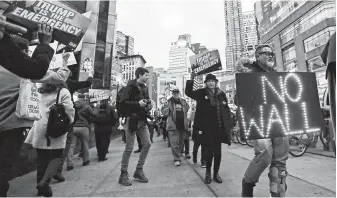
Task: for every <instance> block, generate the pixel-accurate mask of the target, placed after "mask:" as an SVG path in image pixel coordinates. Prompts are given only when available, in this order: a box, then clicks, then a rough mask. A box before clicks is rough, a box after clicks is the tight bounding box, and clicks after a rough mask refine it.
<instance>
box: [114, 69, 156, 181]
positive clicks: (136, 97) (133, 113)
mask: <svg viewBox="0 0 337 198" xmlns="http://www.w3.org/2000/svg"><path fill="white" fill-rule="evenodd" d="M135 74H136V75H135V76H136V79H135V80H132V81H130V82H129V83H128V85H127V90H126V91H124V92H123V94H122V96H121V98H120V104H121V108H122V109H124V110H125V112H126V131H125V133H126V146H125V150H124V153H123V158H122V164H121V175H120V177H119V183H120V184H121V185H123V186H130V185H132V183H131V181H130V180H129V176H128V166H129V160H130V156H131V153H132V150H133V146H134V142H135V133H138V135H139V137H140V139H141V143H142V151H141V153H140V155H139V160H138V164H137V168H136V171H135V173H134V175H133V177H134V178H136V179H138V180H139V181H140V182H143V183H147V182H148V179H147V178H146V177H145V175H144V172H143V165H144V163H145V160H146V157H147V154H148V152H149V150H150V147H151V142H150V134H149V128H148V126H147V121H146V118H147V114H148V111H149V110H150V109H151V108H152V107H151V102H149V101H150V100H149V94H148V90H147V87H146V85H145V83H146V81H147V80H148V74H149V71H148V70H147V69H145V68H142V67H139V68H137V69H136V72H135Z"/></svg>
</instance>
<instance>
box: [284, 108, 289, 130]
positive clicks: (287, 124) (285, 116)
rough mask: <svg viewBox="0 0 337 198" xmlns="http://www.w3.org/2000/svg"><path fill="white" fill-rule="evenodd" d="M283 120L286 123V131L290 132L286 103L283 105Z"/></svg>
mask: <svg viewBox="0 0 337 198" xmlns="http://www.w3.org/2000/svg"><path fill="white" fill-rule="evenodd" d="M284 120H285V123H286V128H287V131H290V122H289V111H288V105H287V104H286V103H284Z"/></svg>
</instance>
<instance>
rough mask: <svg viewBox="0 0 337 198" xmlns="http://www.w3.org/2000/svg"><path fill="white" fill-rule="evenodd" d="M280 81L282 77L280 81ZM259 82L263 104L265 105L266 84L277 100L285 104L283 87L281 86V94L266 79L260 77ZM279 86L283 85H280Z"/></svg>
mask: <svg viewBox="0 0 337 198" xmlns="http://www.w3.org/2000/svg"><path fill="white" fill-rule="evenodd" d="M280 80H281V81H282V77H281V79H280ZM261 81H262V94H263V100H264V104H267V92H266V83H267V84H268V85H269V87H271V89H272V91H273V92H274V93H275V94H276V95H277V97H278V98H279V100H281V101H282V102H283V103H285V95H284V91H283V90H284V88H283V87H284V86H281V94H280V93H279V92H278V91H277V89H276V88H275V87H274V85H273V84H272V83H271V82H270V81H269V80H268V79H267V77H265V76H262V77H261ZM280 85H283V83H281V84H280Z"/></svg>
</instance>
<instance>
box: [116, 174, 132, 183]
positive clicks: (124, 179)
mask: <svg viewBox="0 0 337 198" xmlns="http://www.w3.org/2000/svg"><path fill="white" fill-rule="evenodd" d="M118 183H119V184H121V185H123V186H131V185H132V183H131V181H130V180H129V174H128V172H124V171H122V173H121V175H120V176H119V181H118Z"/></svg>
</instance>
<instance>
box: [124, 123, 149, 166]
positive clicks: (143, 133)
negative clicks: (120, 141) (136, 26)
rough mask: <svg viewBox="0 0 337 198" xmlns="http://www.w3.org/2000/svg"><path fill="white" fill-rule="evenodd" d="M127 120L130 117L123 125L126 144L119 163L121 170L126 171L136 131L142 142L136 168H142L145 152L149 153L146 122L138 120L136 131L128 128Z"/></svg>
mask: <svg viewBox="0 0 337 198" xmlns="http://www.w3.org/2000/svg"><path fill="white" fill-rule="evenodd" d="M129 120H130V118H127V119H126V125H125V136H126V145H125V150H124V153H123V158H122V165H121V171H122V172H127V171H128V167H129V161H130V156H131V153H132V150H133V146H134V144H135V138H136V133H137V134H138V135H139V137H140V141H141V143H142V150H141V152H140V155H139V160H138V163H137V169H143V166H144V164H145V160H146V157H147V154H148V153H149V150H150V147H151V141H150V133H149V128H148V126H147V124H146V122H145V121H139V122H138V126H137V131H130V130H129Z"/></svg>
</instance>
